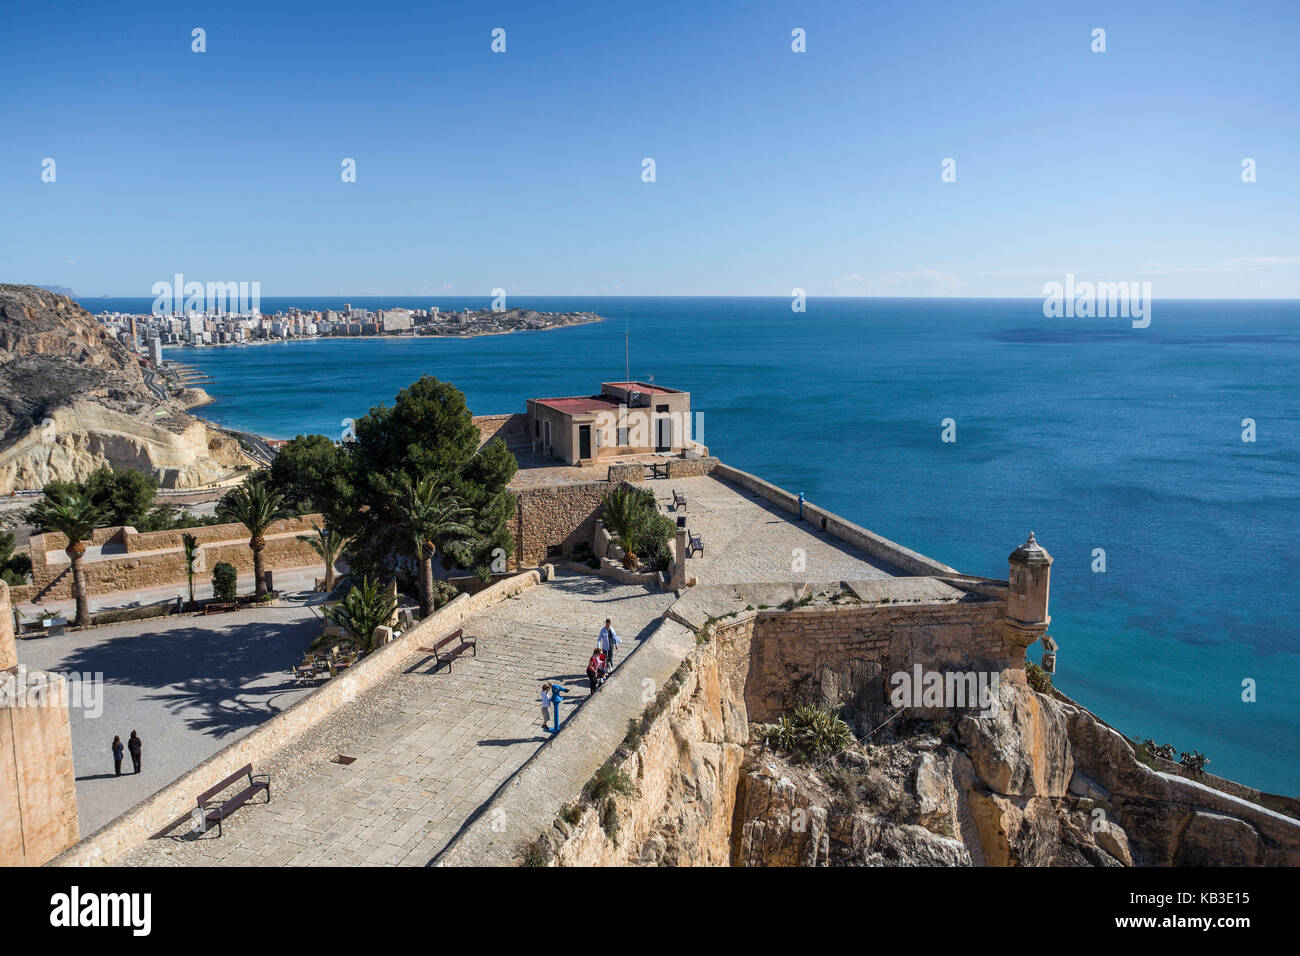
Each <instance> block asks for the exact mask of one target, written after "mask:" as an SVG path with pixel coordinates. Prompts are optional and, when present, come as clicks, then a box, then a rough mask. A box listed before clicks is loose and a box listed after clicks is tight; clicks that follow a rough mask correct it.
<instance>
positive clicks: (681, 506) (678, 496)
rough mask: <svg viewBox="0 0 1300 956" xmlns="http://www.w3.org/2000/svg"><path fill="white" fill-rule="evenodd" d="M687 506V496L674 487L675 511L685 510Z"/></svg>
mask: <svg viewBox="0 0 1300 956" xmlns="http://www.w3.org/2000/svg"><path fill="white" fill-rule="evenodd" d="M685 508H686V496H685V495H684V494H682V493H681V492H680V491H678V490H677V489H676V488H674V489H673V510H674V511H678V510H685Z"/></svg>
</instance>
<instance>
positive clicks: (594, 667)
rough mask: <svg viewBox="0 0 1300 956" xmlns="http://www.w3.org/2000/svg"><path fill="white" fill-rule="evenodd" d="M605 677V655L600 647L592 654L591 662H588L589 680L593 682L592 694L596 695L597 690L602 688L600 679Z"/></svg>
mask: <svg viewBox="0 0 1300 956" xmlns="http://www.w3.org/2000/svg"><path fill="white" fill-rule="evenodd" d="M604 675H605V655H604V653H602V652H601V649H600V648H599V647H598V648H596V649H595V650H594V651H592V652H591V660H589V661H587V679H588V680H589V681H591V692H592V693H593V694H594V693H596V688H597V687H599V686H600V679H601V678H602V677H603V676H604Z"/></svg>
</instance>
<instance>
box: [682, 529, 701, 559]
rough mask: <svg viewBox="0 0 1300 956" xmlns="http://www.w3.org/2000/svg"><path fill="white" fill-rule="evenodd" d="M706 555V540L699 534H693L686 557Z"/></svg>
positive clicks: (687, 547)
mask: <svg viewBox="0 0 1300 956" xmlns="http://www.w3.org/2000/svg"><path fill="white" fill-rule="evenodd" d="M703 553H704V540H703V539H702V538H701V537H700V536H699V535H698V534H691V536H690V542H689V543H688V544H687V545H686V556H687V557H688V558H693V557H695V555H696V554H703Z"/></svg>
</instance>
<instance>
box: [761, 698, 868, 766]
mask: <svg viewBox="0 0 1300 956" xmlns="http://www.w3.org/2000/svg"><path fill="white" fill-rule="evenodd" d="M854 739H855V738H854V736H853V731H852V730H850V729H849V725H848V724H846V723H845V722H844V721H843V720H842V719H841V718H840V716H839V715H838V714H836V713H835V712H834V711H833V710H827V709H826V708H824V707H817V706H815V705H813V704H805V705H803V706H801V707H796V708H795V711H794V714H793V715H791V716H788V717H787V716H785V715H782V717H781V719H780V720H779V721H778V722H777V724H776V726H775V727H773V728H771V729H770V730H768V731H767V733H766V734H765V735H764V736H763V743H765V744H767V745H768V746H769V747H772V748H774V749H776V750H784V751H786V752H787V753H789V754H790V755H792V756H793V757H794V758H795V759H796V760H807V759H809V758H811V757H816V756H819V755H821V754H832V753H838V752H839V751H841V750H843V749H845V748H846V747H848V746H849V745H850V744H852V743H853V741H854Z"/></svg>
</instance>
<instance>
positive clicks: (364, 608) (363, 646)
mask: <svg viewBox="0 0 1300 956" xmlns="http://www.w3.org/2000/svg"><path fill="white" fill-rule="evenodd" d="M396 610H397V599H396V598H395V597H393V596H392V595H391V594H389V593H388V590H387V588H385V587H384V586H383V585H382V584H380V583H379V581H378V580H375V581H371V580H370V579H369V578H362V579H361V583H360V584H353V585H352V589H351V590H350V591H348V593H347V596H346V597H345V598H343V600H342V601H340V602H339V603H338V604H335V605H333V606H332V607H327V608H326V609H325V617H326V619H327V620H328V621H329V622H330V623H331V624H337V625H338V626H339V627H341V628H343V630H345V631H347V632H348V636H349V637H350V638H351V639H352V643H353V644H354V645H355V646H356V648H357V650H358V651H360V652H361V653H362V654H369V653H370V651H371V650H372V649H373V647H374V640H375V629H376V628H379V627H383V626H385V625H387V624H388V622H389V621H390V620H392V618H393V612H394V611H396ZM333 640H334V638H333V637H332V636H330V635H329V634H322V635H321V636H320V637H318V638H316V640H315V641H314V642H313V643H312V647H313V648H315V647H320V646H322V645H324V644H329V643H330V642H331V641H333Z"/></svg>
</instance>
